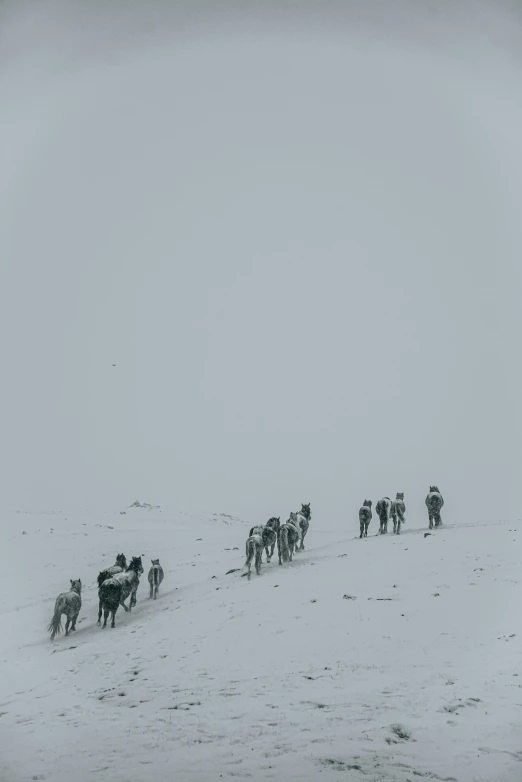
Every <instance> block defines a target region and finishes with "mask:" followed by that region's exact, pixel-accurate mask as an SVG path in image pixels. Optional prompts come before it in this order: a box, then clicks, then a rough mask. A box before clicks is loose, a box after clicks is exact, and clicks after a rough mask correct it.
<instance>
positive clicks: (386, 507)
mask: <svg viewBox="0 0 522 782" xmlns="http://www.w3.org/2000/svg"><path fill="white" fill-rule="evenodd" d="M390 507H391V500H390V498H389V497H383V498H382V500H379V501H378V503H377V504H376V506H375V511H376V513H377V515H378V517H379V520H380V522H381V524H380V527H379V533H380V534H381V535H386V533H387V532H388V517H389V512H390Z"/></svg>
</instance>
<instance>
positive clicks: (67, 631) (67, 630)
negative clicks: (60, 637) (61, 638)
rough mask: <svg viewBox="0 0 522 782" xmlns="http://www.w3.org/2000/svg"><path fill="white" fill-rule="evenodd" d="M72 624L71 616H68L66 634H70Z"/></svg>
mask: <svg viewBox="0 0 522 782" xmlns="http://www.w3.org/2000/svg"><path fill="white" fill-rule="evenodd" d="M70 624H71V617H70V616H67V621H66V623H65V635H69V625H70Z"/></svg>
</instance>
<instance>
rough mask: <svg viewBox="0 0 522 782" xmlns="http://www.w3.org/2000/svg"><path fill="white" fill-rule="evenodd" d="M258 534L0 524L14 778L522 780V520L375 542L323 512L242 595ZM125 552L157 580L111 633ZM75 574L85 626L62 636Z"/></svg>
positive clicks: (213, 519)
mask: <svg viewBox="0 0 522 782" xmlns="http://www.w3.org/2000/svg"><path fill="white" fill-rule="evenodd" d="M406 499H407V498H406ZM445 510H446V509H445ZM445 516H446V517H447V516H448V513H445ZM253 521H254V522H256V523H257V522H259V521H261V520H260V519H254V520H251V521H250V522H248V523H247V522H246V521H245V522H243V521H241V520H239V519H234V518H231V517H228V516H224V515H219V514H216V515H214V516H207V517H204V516H197V515H193V516H191V515H189V514H183V513H173V512H168V511H166V510H161V511H160V510H157V509H155V510H150V511H148V510H144V509H129V510H128V511H127V513H126V515H120V514H119V513H110V514H109V513H107V514H100V515H99V516H95V515H93V514H89V515H88V514H85V515H78V514H76V515H75V514H71V515H65V514H61V513H48V514H27V513H14V512H12V513H4V514H2V520H1V530H2V537H3V540H4V548H3V551H4V561H3V563H2V567H1V569H0V578H1V595H2V607H1V613H2V633H1V637H0V660H1V661H2V663H3V666H2V674H3V676H2V680H1V686H0V715H1V716H0V740H1V749H2V751H1V761H0V778H1V779H2V781H3V782H21V780H24V782H25V780H31V779H33V780H36V779H42V780H43V779H47V780H49V782H87V781H88V780H104V781H105V780H109V779H110V780H114V781H115V782H116V781H119V782H141V780H152V779H154V780H174V779H176V780H180V782H183V781H184V780H186V781H187V782H204V781H206V780H217V779H221V778H223V779H227V778H230V777H232V778H237V779H251V780H265V779H266V780H268V779H277V780H282V781H286V780H300V781H301V782H303V781H304V780H318V779H322V780H325V782H327V781H328V780H332V782H333V781H334V780H350V781H351V780H361V782H377V780H386V781H387V782H388V781H393V780H400V782H407V781H408V780H409V781H410V782H415V780H418V779H420V778H426V779H429V780H450V779H452V780H453V779H456V780H459V782H472V781H475V780H476V781H477V782H515V781H516V780H520V779H522V733H521V726H522V692H521V688H522V667H521V665H520V663H521V660H522V643H521V639H522V628H521V626H520V610H519V607H520V597H521V581H522V572H521V567H520V563H521V554H522V550H521V542H520V541H521V537H522V536H521V534H520V533H521V530H519V531H517V523H518V524H520V522H498V523H494V524H491V525H487V526H474V525H473V524H468V525H465V524H463V525H451V524H450V525H448V526H445V527H444V528H442V529H441V530H438V531H436V533H435V534H432V535H430V536H428V537H425V536H424V532H426V526H427V520H426V519H424V518H418V519H407V526H406V528H405V530H404V533H403V534H402V535H401V536H400V537H394V536H392V535H388V536H387V537H384V536H383V537H376V536H375V533H376V531H377V526H378V525H377V523H376V521H375V518H374V519H373V521H372V524H371V527H370V533H371V535H372V536H371V537H369V538H368V539H367V540H363V541H360V540H359V539H358V538H356V537H355V535H356V534H357V532H358V530H357V527H358V519H357V513H356V512H354V513H353V519H338V520H336V522H335V523H333V522H331V523H327V522H325V521H324V520H321V519H320V514H319V512H318V509H316V508H314V506H313V502H312V523H311V526H310V531H309V535H308V538H307V544H308V547H307V550H306V551H305V552H304V553H300V554H299V555H298V556H297V558H296V560H295V561H294V562H293V563H291V564H288V565H284V566H282V567H279V565H278V564H277V558H276V560H275V562H274V563H272V564H271V565H268V566H267V565H264V566H263V570H262V573H261V576H260V577H257V576H256V575H255V573H253V575H252V580H251V581H250V582H248V580H247V579H246V578H242V577H240V573H238V572H236V573H232V574H229V575H225V574H226V572H227V571H228V570H230V569H232V568H237V567H242V565H243V562H244V541H245V538H246V536H247V533H248V529H249V526H250V524H251V523H252V522H253ZM414 527H415V528H414ZM421 528H422V529H421ZM24 533H25V534H24ZM235 547H238V550H236V549H235ZM120 551H123V552H124V553H125V554H126V556H127V558H130V557H131V556H133V555H140V554H142V555H143V558H144V559H143V562H144V566H145V576H144V577H143V579H142V582H141V584H140V588H139V590H138V604H137V606H136V609H135V610H134V611H133V612H132V613H131V614H125V613H124V612H123V611H121V609H120V611H119V612H118V614H117V618H116V628H115V629H114V630H111V629H106V630H102V629H100V628H98V627H97V626H96V618H97V591H96V587H95V579H96V576H97V574H98V571H99V570H100V569H102V568H103V567H106V566H109V565H112V564H113V562H114V558H115V555H116V554H117V553H118V552H120ZM6 554H7V556H5V555H6ZM153 557H159V558H160V562H161V564H162V566H163V568H164V570H165V580H164V582H163V584H162V589H161V591H160V596H159V598H158V600H157V601H155V602H154V601H149V600H148V599H147V598H148V584H147V581H146V573H147V571H148V568H149V566H150V560H151V558H153ZM78 577H81V579H82V582H83V587H84V591H83V595H82V597H83V606H82V611H81V614H80V620H79V624H78V628H77V632H76V633H73V634H72V635H71V636H70V637H68V638H66V637H64V636H63V635H62V636H59V637H58V639H57V640H56V641H54V642H50V641H49V638H48V635H47V633H46V627H47V625H48V623H49V621H50V619H51V617H52V613H53V606H54V601H55V598H56V596H57V595H58V593H59V592H61V591H64V590H66V589H67V588H68V585H69V579H70V578H78Z"/></svg>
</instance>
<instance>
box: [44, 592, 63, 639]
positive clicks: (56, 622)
mask: <svg viewBox="0 0 522 782" xmlns="http://www.w3.org/2000/svg"><path fill="white" fill-rule="evenodd" d="M62 607H63V606H62V602H61V600H60V598H59V597H58V598H57V599H56V603H55V606H54V616H53V618H52V619H51V622H50V624H49V627H48V628H47V632H48V633H50V634H51V641H54V639H55V637H56V636H57V635H59V634H60V633H61V632H62V629H63V628H62Z"/></svg>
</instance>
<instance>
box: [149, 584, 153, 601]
mask: <svg viewBox="0 0 522 782" xmlns="http://www.w3.org/2000/svg"><path fill="white" fill-rule="evenodd" d="M152 587H153V585H152V582H151V585H150V594H149V600H150V599H151V597H152V592H153V588H152Z"/></svg>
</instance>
